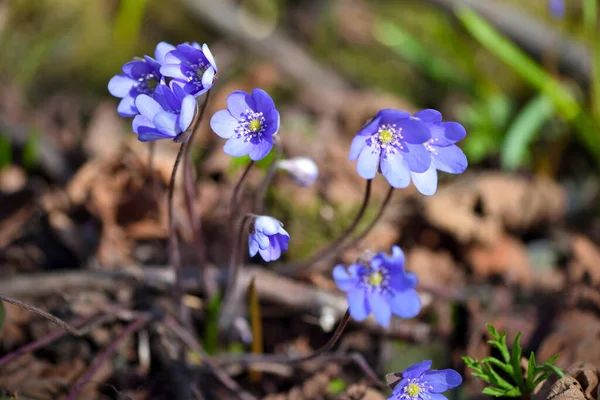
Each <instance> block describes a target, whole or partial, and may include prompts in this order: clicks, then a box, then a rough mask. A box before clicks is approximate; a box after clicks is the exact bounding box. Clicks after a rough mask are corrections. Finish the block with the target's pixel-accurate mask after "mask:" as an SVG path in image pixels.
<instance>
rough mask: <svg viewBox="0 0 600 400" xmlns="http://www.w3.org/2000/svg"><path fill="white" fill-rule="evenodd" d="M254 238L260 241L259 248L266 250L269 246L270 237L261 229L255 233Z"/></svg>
mask: <svg viewBox="0 0 600 400" xmlns="http://www.w3.org/2000/svg"><path fill="white" fill-rule="evenodd" d="M254 240H256V243H258V248H259V249H260V250H265V249H267V247H269V237H268V236H267V235H265V234H264V233H263V232H261V231H256V233H254Z"/></svg>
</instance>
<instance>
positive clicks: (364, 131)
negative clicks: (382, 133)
mask: <svg viewBox="0 0 600 400" xmlns="http://www.w3.org/2000/svg"><path fill="white" fill-rule="evenodd" d="M378 115H379V114H378ZM380 122H381V118H379V117H378V116H377V117H375V118H373V119H371V120H370V121H367V122H366V123H365V124H364V125H363V127H362V128H361V129H360V131H358V133H357V134H356V135H357V136H359V135H360V136H371V135H372V134H374V133H375V132H376V131H377V129H379V125H381V124H380Z"/></svg>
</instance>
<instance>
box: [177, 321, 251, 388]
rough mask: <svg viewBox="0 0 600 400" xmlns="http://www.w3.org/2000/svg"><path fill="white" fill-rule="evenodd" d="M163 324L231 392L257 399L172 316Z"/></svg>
mask: <svg viewBox="0 0 600 400" xmlns="http://www.w3.org/2000/svg"><path fill="white" fill-rule="evenodd" d="M165 322H166V323H165V326H166V327H167V328H168V329H170V330H171V331H172V332H173V333H174V334H175V335H177V337H179V339H180V340H181V341H182V342H183V343H185V344H186V345H187V346H188V347H189V348H191V349H192V350H194V351H196V352H197V353H199V354H200V355H201V356H202V359H203V361H204V362H205V363H206V365H208V367H209V368H210V369H211V371H212V373H213V374H214V375H215V377H216V378H217V379H219V381H220V382H221V383H222V384H223V385H224V386H225V387H226V388H227V389H229V390H230V391H231V392H232V393H234V394H235V395H236V396H237V397H238V398H239V399H241V400H257V399H256V397H254V396H253V395H252V394H250V393H248V392H247V391H245V390H244V389H243V388H242V387H241V386H240V385H238V384H237V382H236V381H234V380H233V379H231V377H230V376H229V375H227V374H226V373H225V371H223V370H222V369H221V368H220V367H219V365H217V364H216V363H215V362H214V361H213V360H212V359H211V358H210V356H209V355H208V354H207V353H206V352H205V351H204V349H203V348H202V347H201V346H200V344H199V343H198V342H197V341H196V339H195V338H194V336H193V335H191V334H190V333H189V332H188V331H187V330H186V329H185V328H184V327H183V326H182V325H181V324H180V323H179V322H178V321H177V320H176V319H175V318H173V316H171V315H167V317H166V321H165Z"/></svg>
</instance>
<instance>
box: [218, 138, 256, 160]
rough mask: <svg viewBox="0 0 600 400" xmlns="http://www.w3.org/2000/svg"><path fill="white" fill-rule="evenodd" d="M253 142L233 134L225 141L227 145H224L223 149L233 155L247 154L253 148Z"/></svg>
mask: <svg viewBox="0 0 600 400" xmlns="http://www.w3.org/2000/svg"><path fill="white" fill-rule="evenodd" d="M252 146H253V144H252V143H250V142H246V141H245V140H244V138H238V137H235V136H232V137H230V138H229V140H227V142H225V146H223V151H225V153H227V154H229V155H230V156H233V157H241V156H245V155H247V154H248V153H249V152H250V149H252Z"/></svg>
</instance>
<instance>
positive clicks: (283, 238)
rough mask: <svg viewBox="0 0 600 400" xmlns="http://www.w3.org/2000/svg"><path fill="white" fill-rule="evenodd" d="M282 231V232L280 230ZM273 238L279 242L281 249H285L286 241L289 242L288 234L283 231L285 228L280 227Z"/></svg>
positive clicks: (286, 247) (286, 246)
mask: <svg viewBox="0 0 600 400" xmlns="http://www.w3.org/2000/svg"><path fill="white" fill-rule="evenodd" d="M281 231H283V232H281ZM275 239H277V242H278V243H279V247H281V250H282V251H287V249H288V243H289V242H290V235H289V234H288V233H287V232H286V231H285V229H281V230H280V233H278V234H276V235H275Z"/></svg>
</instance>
